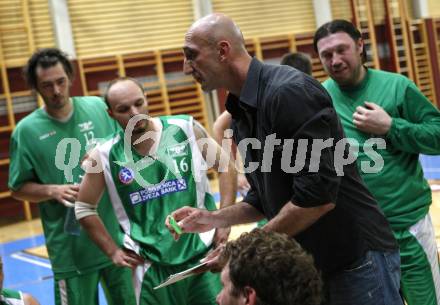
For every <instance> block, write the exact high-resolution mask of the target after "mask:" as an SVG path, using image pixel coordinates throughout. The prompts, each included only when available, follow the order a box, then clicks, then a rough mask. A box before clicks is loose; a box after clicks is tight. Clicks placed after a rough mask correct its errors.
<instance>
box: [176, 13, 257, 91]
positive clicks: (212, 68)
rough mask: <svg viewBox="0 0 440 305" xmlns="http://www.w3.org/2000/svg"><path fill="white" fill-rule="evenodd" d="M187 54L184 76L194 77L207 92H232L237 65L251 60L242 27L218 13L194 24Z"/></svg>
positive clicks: (185, 50)
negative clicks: (224, 89)
mask: <svg viewBox="0 0 440 305" xmlns="http://www.w3.org/2000/svg"><path fill="white" fill-rule="evenodd" d="M183 52H184V53H185V61H184V67H183V71H184V73H185V74H187V75H192V76H193V78H194V79H195V80H196V81H197V82H198V83H200V85H201V86H202V89H203V90H204V91H211V90H214V89H218V88H226V89H228V90H229V88H228V87H229V84H230V83H233V82H234V80H233V79H234V78H235V75H234V73H235V72H234V71H236V70H237V66H240V64H241V63H243V62H247V61H249V58H250V56H249V54H248V53H247V51H246V47H245V43H244V39H243V35H242V33H241V31H240V29H239V28H238V26H237V25H236V24H235V23H234V22H233V21H232V20H231V19H230V18H229V17H227V16H225V15H223V14H218V13H216V14H211V15H208V16H205V17H203V18H201V19H199V20H197V21H196V22H194V24H193V25H192V26H191V27H190V28H189V30H188V32H187V33H186V35H185V44H184V46H183Z"/></svg>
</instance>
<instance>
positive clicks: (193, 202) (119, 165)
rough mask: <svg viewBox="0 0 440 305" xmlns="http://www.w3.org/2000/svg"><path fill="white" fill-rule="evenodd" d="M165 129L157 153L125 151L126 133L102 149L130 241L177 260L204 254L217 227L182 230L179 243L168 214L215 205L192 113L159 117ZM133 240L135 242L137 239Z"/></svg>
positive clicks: (148, 254) (148, 253)
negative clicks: (198, 231)
mask: <svg viewBox="0 0 440 305" xmlns="http://www.w3.org/2000/svg"><path fill="white" fill-rule="evenodd" d="M159 120H160V122H161V124H162V126H163V130H162V132H161V135H160V142H159V145H158V149H157V152H156V153H154V155H150V156H141V155H139V154H137V153H136V151H135V150H134V149H133V148H132V146H131V145H130V143H128V145H127V147H125V150H126V151H124V133H123V132H119V133H118V134H117V135H116V136H115V137H114V138H113V139H111V140H109V141H108V142H106V143H104V144H102V145H100V147H99V151H100V156H101V160H102V164H103V168H104V175H105V180H106V184H107V188H108V190H109V194H110V198H111V201H112V204H113V206H114V208H115V211H116V216H117V217H118V220H119V223H120V224H121V226H122V228H123V229H124V231H125V233H126V236H125V240H124V241H125V246H126V247H128V248H131V249H133V250H135V251H136V252H138V253H140V254H141V255H142V256H143V257H145V258H147V259H149V260H151V261H153V262H155V263H159V264H162V265H178V264H182V263H185V262H187V261H189V260H190V259H191V258H194V257H197V256H201V255H203V254H204V253H206V251H207V250H208V248H209V247H210V245H211V243H212V238H213V235H214V230H212V231H209V232H206V233H202V234H183V235H182V236H181V237H180V239H179V240H178V241H177V242H176V241H174V240H173V238H172V235H171V234H170V232H169V231H168V229H167V228H166V226H165V218H166V217H167V216H168V215H170V214H171V212H173V211H174V210H176V209H178V208H180V207H183V206H192V207H198V208H206V209H208V210H213V209H215V201H214V198H213V197H212V195H211V194H210V193H209V184H208V180H207V177H206V172H205V170H203V169H202V166H203V164H204V160H203V158H202V155H201V152H200V150H199V149H198V147H197V143H196V141H195V136H194V131H193V126H192V124H193V121H192V117H190V116H183V115H182V116H167V117H160V118H159ZM133 241H134V243H133Z"/></svg>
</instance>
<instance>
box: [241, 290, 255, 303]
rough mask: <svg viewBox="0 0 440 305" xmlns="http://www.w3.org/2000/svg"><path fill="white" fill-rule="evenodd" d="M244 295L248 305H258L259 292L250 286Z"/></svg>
mask: <svg viewBox="0 0 440 305" xmlns="http://www.w3.org/2000/svg"><path fill="white" fill-rule="evenodd" d="M244 295H245V298H246V303H245V304H246V305H255V304H257V292H256V291H255V289H254V288H252V287H250V286H246V287H245V288H244Z"/></svg>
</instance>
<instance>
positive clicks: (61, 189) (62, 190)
mask: <svg viewBox="0 0 440 305" xmlns="http://www.w3.org/2000/svg"><path fill="white" fill-rule="evenodd" d="M78 191H79V185H76V184H54V185H51V187H50V197H51V198H52V199H55V200H56V201H58V202H60V203H62V204H63V205H65V206H66V207H69V208H71V207H74V206H75V201H76V199H77V197H78Z"/></svg>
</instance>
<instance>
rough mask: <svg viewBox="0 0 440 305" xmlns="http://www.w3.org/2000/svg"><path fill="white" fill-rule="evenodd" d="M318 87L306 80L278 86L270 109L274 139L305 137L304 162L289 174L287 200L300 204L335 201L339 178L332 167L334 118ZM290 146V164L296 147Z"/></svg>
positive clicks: (295, 141) (321, 203) (296, 140)
mask: <svg viewBox="0 0 440 305" xmlns="http://www.w3.org/2000/svg"><path fill="white" fill-rule="evenodd" d="M321 88H322V87H321ZM321 88H320V85H319V86H317V85H314V84H312V85H310V84H307V83H306V84H291V85H289V86H283V87H280V89H279V90H278V92H277V94H276V97H275V100H274V104H273V107H272V109H271V111H270V116H271V117H270V120H271V122H272V126H273V130H272V131H273V132H275V133H276V134H277V137H278V138H282V139H293V140H294V143H299V142H298V140H299V139H307V154H306V157H305V165H304V167H303V168H302V169H301V170H300V171H299V172H297V173H293V174H292V175H293V179H292V186H291V187H292V196H291V201H292V202H293V203H294V204H295V205H298V206H301V207H314V206H319V205H323V204H326V203H329V202H332V203H336V197H337V193H338V189H339V184H340V181H341V177H338V175H337V173H336V170H335V166H334V147H335V145H336V143H335V141H337V139H335V138H334V137H333V134H334V133H335V132H337V131H336V130H334V129H337V128H338V117H337V115H336V112H335V111H334V109H333V106H332V104H331V100H330V97H329V96H328V94H327V93H326V92H323V90H325V89H323V88H322V90H321ZM320 142H325V143H327V145H324V146H323V145H320V144H319V143H320ZM314 144H315V145H314ZM318 147H320V148H319V149H318ZM293 149H294V151H293V152H292V159H293V160H292V163H294V162H295V158H296V156H297V149H298V146H297V145H294V146H293Z"/></svg>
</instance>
